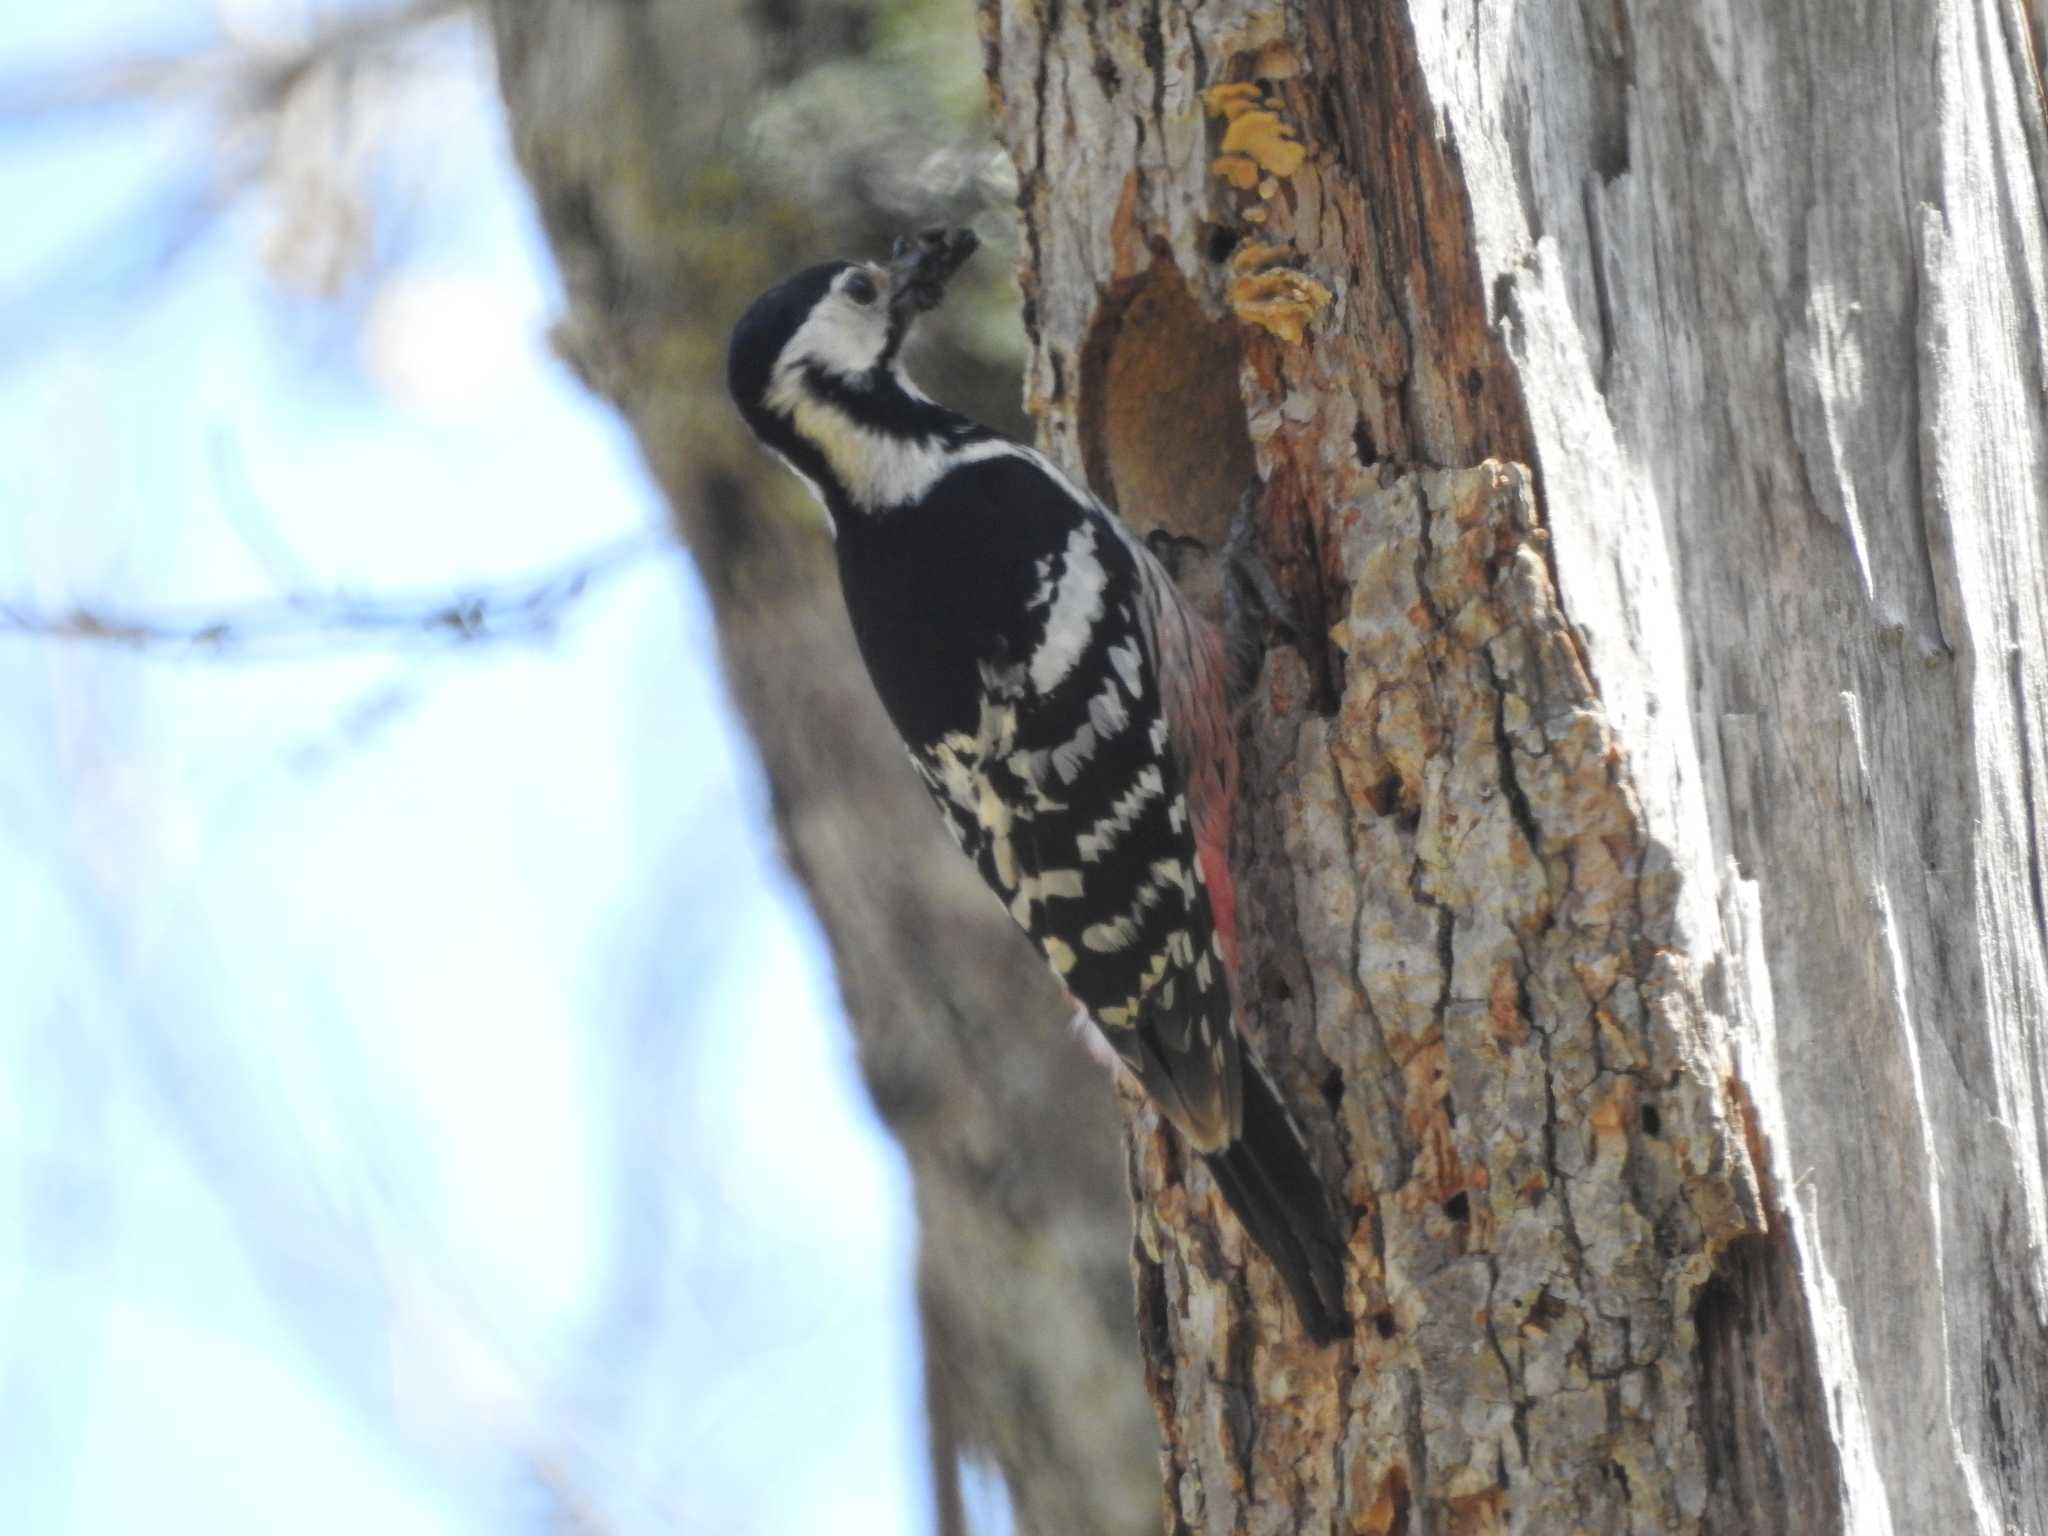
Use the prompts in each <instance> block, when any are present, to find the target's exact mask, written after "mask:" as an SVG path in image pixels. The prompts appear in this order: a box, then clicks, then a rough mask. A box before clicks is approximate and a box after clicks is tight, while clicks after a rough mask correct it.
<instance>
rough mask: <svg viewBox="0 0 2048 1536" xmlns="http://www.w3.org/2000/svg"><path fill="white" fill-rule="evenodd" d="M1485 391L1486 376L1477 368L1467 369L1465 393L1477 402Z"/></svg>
mask: <svg viewBox="0 0 2048 1536" xmlns="http://www.w3.org/2000/svg"><path fill="white" fill-rule="evenodd" d="M1485 389H1486V375H1485V374H1484V373H1482V372H1480V371H1479V370H1478V369H1477V368H1469V369H1467V370H1466V371H1465V393H1466V394H1468V395H1470V396H1471V397H1472V398H1473V399H1474V400H1477V399H1478V398H1479V396H1480V395H1481V394H1482V393H1484V392H1485Z"/></svg>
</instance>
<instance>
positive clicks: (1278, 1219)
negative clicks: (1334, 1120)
mask: <svg viewBox="0 0 2048 1536" xmlns="http://www.w3.org/2000/svg"><path fill="white" fill-rule="evenodd" d="M1243 1094H1244V1127H1243V1130H1242V1131H1241V1132H1240V1133H1239V1135H1238V1138H1237V1139H1236V1140H1235V1141H1233V1142H1231V1143H1230V1144H1229V1145H1228V1146H1226V1147H1223V1148H1222V1149H1221V1150H1219V1151H1215V1152H1209V1153H1205V1154H1204V1155H1203V1161H1204V1162H1206V1163H1207V1164H1208V1165H1209V1173H1210V1176H1211V1177H1212V1178H1214V1179H1215V1180H1216V1187H1217V1188H1218V1189H1219V1190H1221V1191H1222V1192H1223V1199H1224V1201H1225V1203H1227V1204H1228V1205H1229V1206H1230V1208H1231V1210H1232V1211H1234V1212H1235V1213H1236V1214H1237V1219H1238V1220H1239V1221H1240V1222H1242V1223H1243V1224H1244V1229H1245V1231H1246V1232H1247V1233H1248V1234H1249V1235H1250V1237H1251V1240H1252V1241H1253V1242H1255V1243H1257V1244H1258V1245H1259V1247H1260V1248H1261V1249H1262V1250H1263V1251H1264V1252H1265V1255H1266V1257H1267V1258H1268V1259H1270V1260H1271V1261H1272V1264H1273V1267H1274V1269H1276V1270H1278V1271H1279V1273H1280V1279H1281V1280H1282V1282H1283V1283H1284V1284H1285V1285H1286V1286H1287V1292H1288V1294H1289V1295H1290V1296H1292V1297H1293V1298H1294V1309H1295V1311H1296V1312H1297V1313H1299V1314H1300V1316H1301V1323H1302V1326H1303V1327H1304V1328H1306V1329H1307V1330H1308V1332H1309V1334H1310V1336H1311V1337H1313V1338H1314V1339H1315V1340H1316V1342H1317V1343H1319V1344H1328V1343H1330V1342H1332V1341H1333V1340H1336V1339H1340V1338H1343V1337H1344V1336H1345V1335H1346V1334H1348V1333H1350V1332H1351V1319H1350V1316H1349V1315H1348V1314H1347V1313H1346V1311H1345V1309H1344V1252H1345V1246H1346V1245H1345V1241H1344V1234H1343V1231H1342V1229H1341V1228H1340V1227H1339V1226H1338V1224H1337V1219H1336V1216H1335V1214H1334V1213H1333V1212H1332V1210H1331V1208H1330V1197H1329V1194H1328V1193H1327V1191H1325V1189H1324V1188H1323V1181H1322V1178H1321V1177H1320V1176H1319V1175H1318V1174H1317V1173H1316V1170H1315V1165H1314V1164H1313V1163H1311V1162H1310V1161H1309V1157H1308V1149H1307V1148H1306V1147H1304V1146H1303V1145H1302V1144H1301V1138H1300V1136H1299V1135H1297V1134H1296V1132H1295V1129H1294V1124H1293V1122H1292V1121H1290V1120H1289V1119H1288V1117H1287V1111H1286V1109H1285V1108H1283V1107H1282V1106H1281V1103H1280V1100H1279V1098H1278V1097H1277V1096H1276V1095H1275V1094H1274V1092H1273V1087H1272V1085H1271V1084H1270V1083H1268V1082H1267V1081H1266V1077H1265V1074H1264V1073H1263V1072H1261V1071H1260V1070H1259V1069H1258V1067H1257V1066H1256V1065H1255V1064H1254V1063H1253V1062H1251V1061H1250V1060H1249V1059H1247V1060H1246V1061H1245V1064H1244V1076H1243Z"/></svg>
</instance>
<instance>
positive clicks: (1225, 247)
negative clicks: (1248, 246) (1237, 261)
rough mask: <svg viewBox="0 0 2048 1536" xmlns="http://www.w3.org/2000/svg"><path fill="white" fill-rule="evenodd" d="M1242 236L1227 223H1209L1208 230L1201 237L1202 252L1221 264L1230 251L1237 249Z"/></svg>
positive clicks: (1228, 258)
mask: <svg viewBox="0 0 2048 1536" xmlns="http://www.w3.org/2000/svg"><path fill="white" fill-rule="evenodd" d="M1242 238H1243V237H1242V236H1241V235H1239V234H1238V232H1237V231H1236V230H1234V229H1232V228H1231V227H1230V226H1229V225H1228V224H1211V225H1210V226H1209V232H1208V233H1207V234H1206V235H1204V236H1203V237H1202V254H1203V255H1204V256H1207V257H1208V258H1209V259H1210V260H1211V261H1213V262H1215V263H1216V264H1217V265H1219V266H1221V265H1222V264H1223V263H1224V262H1226V261H1228V260H1230V253H1231V252H1232V251H1234V250H1236V249H1237V245H1238V241H1239V240H1241V239H1242Z"/></svg>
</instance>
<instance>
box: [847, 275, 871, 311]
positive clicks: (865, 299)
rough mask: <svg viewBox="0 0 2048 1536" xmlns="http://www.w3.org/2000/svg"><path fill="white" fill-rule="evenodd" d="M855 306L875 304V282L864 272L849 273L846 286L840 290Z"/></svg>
mask: <svg viewBox="0 0 2048 1536" xmlns="http://www.w3.org/2000/svg"><path fill="white" fill-rule="evenodd" d="M840 291H841V292H842V293H844V294H845V295H846V296H847V297H848V298H849V299H851V300H853V302H854V303H856V304H861V305H867V304H872V303H874V302H875V297H876V293H877V290H876V288H875V280H874V279H873V278H872V277H869V276H868V275H867V273H865V272H849V273H848V274H847V275H846V285H845V287H843V288H842V289H841V290H840Z"/></svg>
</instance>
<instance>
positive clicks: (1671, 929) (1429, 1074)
mask: <svg viewBox="0 0 2048 1536" xmlns="http://www.w3.org/2000/svg"><path fill="white" fill-rule="evenodd" d="M1866 10H1868V12H1869V13H1868V14H1865V11H1866ZM982 17H983V27H984V35H985V37H986V39H987V43H988V59H989V68H990V74H991V81H992V88H993V92H994V99H995V101H996V105H997V111H998V116H999V121H1000V123H1001V127H1002V131H1003V135H1004V137H1005V140H1006V142H1007V143H1008V145H1009V147H1010V149H1011V152H1012V154H1013V156H1014V158H1015V159H1016V162H1017V165H1018V170H1019V176H1020V183H1021V188H1022V192H1021V197H1020V207H1021V211H1022V214H1023V217H1024V220H1025V224H1026V231H1027V246H1028V250H1029V262H1028V266H1027V270H1026V273H1025V288H1026V292H1027V295H1028V296H1029V311H1028V313H1029V319H1030V322H1031V324H1032V326H1033V340H1034V345H1035V352H1034V363H1033V368H1032V372H1031V375H1030V381H1031V382H1030V402H1031V405H1032V408H1033V411H1034V413H1035V414H1036V415H1037V416H1038V418H1039V422H1040V432H1041V440H1042V442H1043V444H1044V446H1046V447H1047V449H1048V450H1049V451H1050V452H1052V453H1053V454H1054V455H1055V456H1056V457H1059V458H1060V459H1062V460H1063V461H1064V462H1065V463H1066V464H1067V465H1068V466H1069V467H1070V468H1072V469H1074V470H1075V471H1077V472H1079V473H1084V474H1085V475H1087V476H1088V477H1089V478H1090V479H1091V481H1092V482H1093V483H1094V484H1095V486H1096V488H1097V489H1098V490H1099V491H1101V492H1103V493H1104V494H1105V495H1108V496H1113V497H1115V498H1117V499H1118V500H1119V502H1120V503H1121V505H1122V509H1123V510H1124V512H1125V513H1126V515H1127V516H1131V517H1132V518H1133V520H1134V521H1138V522H1141V523H1145V524H1155V523H1163V524H1165V525H1167V526H1170V527H1173V528H1175V529H1177V530H1179V531H1183V532H1197V533H1199V532H1203V531H1212V530H1213V528H1214V526H1215V525H1216V523H1217V519H1218V517H1219V515H1220V513H1221V512H1222V511H1223V510H1225V509H1227V506H1228V504H1229V503H1230V502H1231V501H1233V500H1234V498H1235V497H1236V495H1237V494H1238V492H1239V491H1240V490H1241V488H1242V484H1241V480H1239V478H1238V477H1239V476H1240V475H1241V473H1242V465H1243V462H1244V454H1243V452H1242V448H1241V445H1242V444H1248V445H1249V448H1250V460H1251V463H1252V465H1253V466H1254V467H1255V469H1256V473H1257V475H1258V477H1259V480H1260V481H1261V483H1262V493H1261V503H1260V513H1261V520H1262V533H1263V535H1264V539H1265V543H1266V546H1267V549H1268V552H1269V554H1270V556H1271V557H1272V559H1273V561H1274V563H1275V564H1276V565H1277V567H1278V568H1279V573H1280V575H1281V578H1282V580H1283V582H1284V584H1285V585H1286V587H1287V588H1288V590H1289V592H1290V594H1291V595H1292V597H1293V599H1294V601H1295V602H1296V604H1297V606H1298V607H1299V609H1300V611H1301V613H1302V615H1303V616H1304V623H1303V625H1302V630H1303V633H1305V634H1307V635H1309V636H1311V637H1313V639H1312V643H1310V644H1308V645H1307V646H1306V647H1305V648H1304V650H1303V651H1302V652H1301V653H1300V654H1295V653H1285V652H1283V653H1280V654H1277V655H1275V656H1274V657H1273V658H1271V659H1270V660H1269V664H1268V668H1267V672H1266V675H1265V677H1264V679H1263V681H1262V687H1261V693H1260V697H1259V700H1258V702H1257V705H1256V707H1255V708H1254V709H1253V711H1252V712H1251V717H1250V718H1249V719H1248V721H1247V722H1246V727H1245V729H1246V735H1247V743H1246V760H1247V799H1248V801H1249V806H1248V811H1247V814H1246V815H1245V817H1244V818H1243V822H1244V830H1243V832H1242V833H1241V846H1240V848H1239V850H1238V862H1239V864H1240V867H1241V872H1240V878H1241V881H1242V884H1243V887H1244V891H1245V897H1244V911H1245V913H1246V917H1247V919H1248V920H1249V927H1250V929H1251V934H1250V943H1249V945H1248V956H1249V958H1248V965H1247V970H1248V973H1249V978H1250V985H1249V989H1248V991H1249V998H1250V1013H1251V1015H1252V1018H1253V1020H1254V1028H1255V1029H1256V1031H1257V1032H1258V1034H1259V1037H1260V1044H1261V1049H1262V1053H1263V1055H1264V1057H1265V1059H1266V1060H1267V1061H1268V1062H1269V1063H1270V1064H1271V1065H1272V1066H1273V1067H1274V1069H1275V1071H1276V1075H1277V1076H1278V1077H1279V1078H1280V1079H1281V1080H1282V1082H1283V1084H1284V1086H1285V1087H1286V1089H1287V1090H1288V1093H1289V1097H1290V1098H1291V1099H1292V1101H1293V1103H1294V1105H1295V1108H1296V1110H1297V1113H1298V1114H1299V1115H1300V1117H1301V1118H1302V1120H1303V1121H1304V1123H1305V1124H1306V1125H1307V1126H1308V1128H1309V1131H1310V1135H1311V1140H1312V1143H1313V1145H1314V1150H1315V1153H1316V1155H1317V1157H1318V1159H1319V1161H1320V1162H1321V1163H1322V1164H1323V1166H1324V1168H1325V1170H1326V1172H1328V1173H1329V1174H1330V1175H1331V1176H1332V1177H1333V1179H1334V1180H1336V1181H1338V1182H1340V1183H1341V1185H1342V1187H1343V1188H1344V1189H1345V1190H1346V1193H1347V1195H1348V1197H1349V1199H1350V1201H1351V1204H1352V1207H1353V1211H1354V1214H1355V1217H1356V1221H1357V1225H1356V1231H1355V1235H1354V1244H1353V1280H1354V1285H1355V1293H1354V1305H1355V1314H1356V1316H1357V1318H1358V1319H1359V1320H1360V1322H1361V1324H1362V1325H1363V1326H1361V1328H1360V1330H1359V1335H1358V1339H1357V1341H1356V1342H1355V1344H1353V1345H1352V1346H1350V1347H1348V1348H1347V1349H1345V1350H1342V1351H1337V1352H1318V1351H1315V1350H1313V1349H1311V1348H1310V1347H1308V1346H1307V1345H1306V1344H1305V1342H1303V1341H1302V1340H1301V1339H1300V1337H1299V1336H1298V1334H1296V1333H1295V1332H1294V1331H1293V1329H1292V1327H1291V1324H1290V1321H1289V1319H1288V1316H1287V1313H1286V1309H1285V1306H1284V1302H1283V1301H1282V1299H1281V1297H1280V1293H1279V1291H1278V1288H1277V1284H1276V1281H1275V1279H1274V1277H1273V1276H1272V1275H1271V1273H1270V1272H1269V1271H1267V1270H1266V1268H1265V1267H1264V1265H1263V1263H1262V1262H1260V1261H1258V1260H1257V1259H1256V1258H1255V1257H1252V1258H1248V1256H1247V1254H1246V1252H1245V1249H1244V1246H1243V1243H1242V1240H1241V1237H1240V1236H1239V1234H1237V1232H1236V1231H1235V1228H1234V1227H1233V1226H1232V1225H1231V1224H1230V1223H1229V1222H1228V1221H1227V1220H1219V1219H1218V1218H1217V1215H1216V1212H1217V1209H1218V1207H1217V1205H1216V1203H1215V1201H1214V1200H1212V1199H1211V1198H1210V1191H1209V1189H1208V1187H1207V1185H1206V1183H1205V1181H1204V1179H1203V1176H1202V1174H1201V1171H1200V1169H1199V1167H1198V1166H1195V1167H1191V1166H1189V1165H1188V1164H1187V1162H1186V1161H1185V1160H1184V1159H1183V1158H1182V1157H1181V1156H1180V1154H1179V1149H1178V1147H1177V1145H1176V1144H1175V1143H1174V1142H1173V1141H1172V1140H1171V1138H1170V1136H1167V1135H1165V1134H1164V1133H1162V1132H1161V1130H1160V1128H1159V1126H1158V1124H1157V1122H1156V1117H1154V1116H1153V1115H1152V1114H1151V1113H1150V1111H1149V1110H1147V1109H1146V1108H1145V1107H1144V1106H1143V1105H1142V1104H1139V1103H1137V1102H1135V1101H1127V1103H1126V1110H1127V1115H1128V1118H1129V1120H1130V1123H1131V1142H1130V1145H1131V1165H1132V1169H1133V1174H1134V1179H1135V1182H1136V1184H1137V1185H1138V1187H1139V1189H1140V1191H1141V1196H1142V1201H1141V1206H1142V1211H1141V1222H1140V1254H1139V1284H1138V1291H1139V1297H1140V1316H1141V1327H1140V1338H1141V1343H1142V1344H1143V1346H1144V1350H1145V1354H1146V1364H1147V1371H1148V1377H1149V1380H1150V1382H1151V1386H1152V1391H1153V1398H1154V1403H1155V1407H1156V1408H1157V1410H1158V1413H1159V1416H1160V1421H1161V1425H1162V1428H1163V1430H1164V1433H1165V1436H1166V1440H1167V1460H1168V1478H1167V1498H1168V1506H1169V1511H1170V1515H1171V1521H1170V1526H1171V1528H1173V1529H1177V1530H1189V1531H1236V1530H1246V1531H1262V1530H1320V1529H1336V1528H1342V1529H1357V1530H1365V1531H1373V1532H1394V1531H1467V1530H1470V1531H1481V1530H1495V1529H1499V1530H1516V1531H1531V1532H1539V1531H1552V1530H1586V1531H1630V1532H1635V1531H1644V1532H1648V1531H1657V1532H1664V1531H1672V1532H1677V1531H1724V1532H1736V1531H1742V1532H1750V1531H1785V1532H1812V1531H1820V1532H1825V1531H1828V1530H1835V1529H1849V1530H1858V1531H1885V1530H1900V1531H1914V1532H1918V1531H1936V1530H1940V1531H1950V1530H1954V1531H1983V1532H1994V1531H2005V1530H2042V1529H2048V1451H2044V1450H2043V1447H2044V1446H2048V1327H2044V1322H2048V1260H2044V1258H2043V1253H2044V1251H2048V1241H2044V1239H2048V1200H2044V1198H2043V1194H2042V1190H2043V1187H2044V1176H2043V1171H2044V1162H2048V1124H2044V1116H2043V1103H2044V1090H2048V1048H2044V1038H2043V1029H2042V1020H2041V1012H2040V1011H2041V998H2042V996H2043V995H2044V985H2043V983H2044V980H2048V964H2044V948H2043V946H2044V940H2048V934H2044V924H2048V916H2044V903H2043V902H2042V901H2041V899H2040V898H2039V894H2038V893H2039V891H2040V889H2041V888H2042V884H2043V882H2042V880H2041V878H2040V877H2039V874H2038V870H2039V867H2040V859H2041V855H2040V852H2039V847H2038V839H2037V836H2036V828H2037V827H2038V825H2039V824H2040V821H2041V814H2040V810H2041V806H2040V796H2041V794H2042V782H2043V781H2042V777H2041V774H2042V767H2041V765H2042V763H2043V762H2044V761H2048V759H2044V757H2043V755H2042V754H2043V726H2044V711H2043V707H2042V698H2043V686H2044V683H2048V669H2044V660H2048V652H2044V646H2043V637H2042V628H2043V616H2044V612H2043V611H2044V606H2048V605H2044V601H2043V598H2044V594H2048V581H2044V575H2048V571H2044V564H2043V560H2042V549H2041V538H2042V530H2041V516H2040V508H2041V505H2042V491H2043V486H2044V477H2048V454H2044V452H2043V448H2044V443H2043V437H2044V425H2048V424H2044V407H2043V381H2044V378H2048V343H2044V339H2043V338H2044V337H2048V314H2044V298H2043V296H2044V294H2048V274H2044V270H2043V263H2042V253H2043V251H2044V249H2048V238H2044V230H2043V224H2042V197H2043V186H2044V178H2048V168H2044V162H2043V149H2042V146H2043V143H2044V138H2048V135H2044V132H2043V126H2042V112H2041V100H2040V94H2039V81H2040V76H2039V73H2038V71H2037V70H2036V69H2035V68H2034V64H2033V60H2032V57H2031V54H2030V52H2029V45H2028V42H2027V38H2026V34H2025V29H2024V26H2023V18H2022V16H2021V13H2020V11H2019V10H2018V9H2017V8H2016V7H2014V6H2010V5H2003V4H1999V3H1990V0H1987V3H1978V4H1974V5H1954V4H1938V3H1932V0H1930V3H1927V4H1921V5H1916V4H1913V3H1911V0H1907V3H1906V4H1904V5H1893V6H1891V7H1890V8H1889V9H1885V8H1867V7H1863V6H1856V5H1852V6H1850V7H1847V8H1846V9H1845V8H1843V7H1840V6H1837V5H1834V4H1831V3H1828V0H1806V3H1802V4H1795V5H1794V6H1792V7H1791V8H1790V9H1789V10H1783V9H1781V10H1780V11H1779V12H1772V13H1770V14H1769V15H1765V14H1763V13H1757V14H1753V15H1750V14H1745V15H1743V16H1739V17H1738V16H1733V15H1727V14H1723V13H1721V12H1713V11H1709V12H1705V13H1702V12H1698V11H1696V10H1694V9H1692V8H1678V7H1668V6H1662V5H1657V4H1633V3H1629V0H1622V3H1618V4H1616V5H1613V6H1602V7H1592V6H1585V7H1578V8H1562V9H1560V8H1555V7H1532V6H1525V7H1516V8H1492V9H1489V8H1485V7H1480V8H1477V9H1474V10H1472V11H1470V12H1455V13H1454V12H1453V11H1450V10H1443V11H1427V10H1424V9H1423V8H1409V7H1404V6H1401V5H1397V4H1373V5H1366V6H1352V5H1344V4H1339V3H1336V0H1303V3H1299V4H1296V5H1288V6H1280V7H1263V6H1253V5H1250V4H1247V3H1243V0H1239V3H1220V4H1210V5H1207V6H1204V7H1201V8H1200V9H1191V8H1181V7H1177V6H1171V5H1165V4H1153V5H1148V6H1144V7H1134V8H1120V9H1119V8H1109V7H1095V6H1082V7H1068V6H1063V5H1058V4H1050V3H1047V4H1031V3H1022V0H989V3H986V4H985V5H984V8H983V12H982ZM1930 39H1931V40H1932V42H1933V44H1934V55H1933V67H1932V68H1931V69H1930V68H1929V67H1928V63H1927V59H1926V44H1927V42H1928V40H1930ZM1230 356H1235V357H1236V358H1237V359H1238V364H1237V368H1236V373H1235V378H1234V380H1230V381H1228V382H1225V381H1222V380H1221V379H1220V377H1219V370H1218V368H1217V366H1216V365H1215V363H1214V361H1213V360H1214V359H1217V358H1227V357H1230ZM1231 416H1237V417H1239V418H1241V420H1242V421H1243V423H1244V432H1243V434H1242V437H1241V438H1240V437H1239V436H1238V435H1237V434H1236V433H1235V432H1234V431H1233V430H1230V426H1229V422H1228V420H1227V418H1229V417H1231ZM1219 420H1223V421H1224V425H1223V426H1221V427H1218V426H1214V425H1211V424H1213V423H1217V422H1218V421H1219ZM1176 421H1179V422H1183V423H1187V424H1188V429H1185V430H1183V431H1182V432H1180V433H1178V434H1176V433H1175V432H1174V431H1173V430H1172V423H1174V422H1176ZM1521 465H1527V466H1530V468H1529V469H1523V468H1521V467H1519V466H1521ZM1134 491H1135V494H1134Z"/></svg>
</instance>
